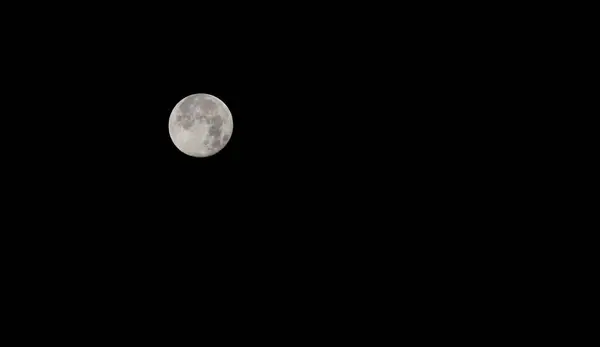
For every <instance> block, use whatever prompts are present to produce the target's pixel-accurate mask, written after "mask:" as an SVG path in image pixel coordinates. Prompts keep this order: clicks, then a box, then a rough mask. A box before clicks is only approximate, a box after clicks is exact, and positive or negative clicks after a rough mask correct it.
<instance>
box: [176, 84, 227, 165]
mask: <svg viewBox="0 0 600 347" xmlns="http://www.w3.org/2000/svg"><path fill="white" fill-rule="evenodd" d="M232 133H233V118H232V117H231V111H230V110H229V108H228V107H227V105H225V103H224V102H223V101H221V99H219V98H217V97H216V96H213V95H210V94H202V93H201V94H192V95H189V96H186V97H185V98H183V99H182V100H181V101H179V102H178V103H177V105H175V108H173V111H171V115H170V117H169V135H170V136H171V140H172V141H173V144H175V147H177V149H179V150H180V151H181V152H183V153H185V154H187V155H189V156H192V157H209V156H211V155H214V154H216V153H218V152H219V151H220V150H222V149H223V148H224V147H225V146H226V145H227V143H228V142H229V140H230V139H231V134H232Z"/></svg>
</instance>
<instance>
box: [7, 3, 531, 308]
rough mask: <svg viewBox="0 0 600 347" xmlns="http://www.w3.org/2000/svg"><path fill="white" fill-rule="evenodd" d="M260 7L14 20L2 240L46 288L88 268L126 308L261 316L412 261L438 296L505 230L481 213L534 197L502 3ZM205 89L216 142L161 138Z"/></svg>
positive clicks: (82, 289) (84, 274) (88, 286)
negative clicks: (485, 7)
mask: <svg viewBox="0 0 600 347" xmlns="http://www.w3.org/2000/svg"><path fill="white" fill-rule="evenodd" d="M252 7H253V11H252V12H251V13H250V12H249V13H248V15H245V13H244V11H245V10H246V9H240V8H237V9H236V12H239V13H244V15H243V16H241V17H243V18H245V19H244V20H239V19H237V18H236V19H235V20H233V19H232V18H231V19H229V20H228V19H223V18H218V17H214V16H207V15H206V13H210V10H209V9H206V8H204V9H202V10H201V11H194V10H193V9H185V10H183V9H177V10H175V11H174V13H173V14H171V13H169V12H168V11H167V12H162V9H160V11H159V13H157V14H149V13H146V12H145V11H146V9H147V7H146V8H145V9H144V10H141V9H137V10H136V11H133V12H131V13H123V12H121V11H113V12H111V16H109V17H102V16H98V18H97V19H94V18H90V17H89V16H88V17H85V16H81V17H76V18H77V19H72V20H71V21H63V22H58V23H53V24H52V26H50V27H51V28H52V30H48V29H47V28H48V27H44V28H42V27H39V28H36V30H33V31H32V30H23V31H22V32H23V36H24V37H17V36H13V37H12V40H14V43H15V47H14V48H13V49H11V50H10V52H11V53H10V54H9V58H11V59H10V62H9V63H7V64H6V65H5V71H4V74H5V76H10V77H12V78H11V79H10V81H11V83H10V89H9V90H10V91H11V94H10V95H11V98H10V101H7V104H8V106H9V107H10V108H11V111H10V114H11V115H12V114H14V115H16V116H14V117H9V118H8V120H7V122H6V123H5V124H6V125H7V126H6V127H4V128H3V134H5V135H7V136H5V137H4V138H3V139H9V141H8V144H7V145H6V146H5V147H4V152H5V154H6V155H5V158H4V159H5V161H6V162H9V163H10V165H5V166H4V167H3V170H4V172H5V173H6V182H7V184H6V187H5V190H4V195H3V196H4V198H5V199H6V201H7V205H6V209H7V211H8V212H7V213H6V215H8V216H10V217H12V218H14V220H15V221H14V222H12V221H11V222H10V223H8V225H10V228H11V229H12V232H11V233H7V234H6V235H7V238H12V237H14V238H15V239H17V241H14V242H13V241H8V240H7V242H4V243H3V244H4V245H5V247H6V248H7V251H8V250H10V251H13V252H14V253H15V254H16V255H15V256H14V257H12V258H11V262H12V264H15V268H17V266H18V265H23V264H28V265H29V269H33V270H28V271H25V272H20V273H21V274H25V276H26V277H27V276H30V274H35V275H32V276H31V277H33V278H34V279H36V281H38V282H37V284H36V285H35V286H30V287H28V288H30V289H31V288H33V289H34V290H33V294H32V296H35V295H34V294H35V288H39V287H41V286H45V287H47V288H56V292H57V293H59V292H61V291H62V293H63V295H64V293H65V291H64V289H63V288H64V287H65V286H66V284H67V283H73V282H76V283H78V287H76V288H77V290H74V291H69V292H67V293H68V294H67V295H73V296H77V295H79V296H83V297H85V296H86V295H90V296H93V297H100V298H101V300H98V301H96V304H97V305H99V306H103V305H104V306H106V307H111V304H112V305H114V304H115V303H117V302H118V303H119V304H120V303H122V302H126V303H127V305H128V306H124V305H120V306H118V305H119V304H117V305H116V306H118V307H116V306H115V307H116V308H115V310H116V311H115V312H122V310H123V307H132V311H135V310H136V309H138V308H141V311H136V312H148V313H149V315H151V314H150V313H151V312H150V311H153V310H155V308H156V310H165V311H169V310H170V305H174V306H177V305H179V306H180V307H182V306H185V305H194V306H197V305H201V304H203V303H206V301H201V300H199V299H198V300H196V301H190V300H189V298H192V297H201V298H202V299H206V298H209V299H207V300H210V299H211V298H224V299H222V301H219V303H224V304H223V305H224V306H227V307H233V308H236V307H237V308H240V307H241V308H242V309H243V311H244V312H246V316H243V317H245V318H246V319H253V317H252V315H253V314H254V312H259V311H261V310H263V307H261V304H262V302H263V300H264V302H277V301H278V299H277V298H281V300H282V302H284V303H286V305H287V304H289V303H290V302H292V303H293V304H294V305H296V306H297V307H300V306H304V307H305V308H307V309H305V311H310V310H311V309H314V312H321V310H322V308H323V307H330V310H331V312H332V314H333V313H339V312H342V313H344V312H349V311H352V310H353V309H354V307H355V306H352V305H349V304H348V303H349V302H355V301H354V299H353V298H351V297H350V295H351V294H350V293H351V292H352V290H351V289H353V288H360V289H361V290H362V289H363V288H365V289H364V290H365V292H369V291H373V292H376V293H375V294H374V295H373V294H372V292H369V293H370V294H359V295H355V297H359V298H365V297H368V298H369V300H372V301H373V302H376V301H377V299H378V298H381V297H383V295H380V294H381V293H382V292H385V291H386V290H389V291H393V290H394V286H393V283H392V282H394V280H396V279H398V278H407V277H409V278H411V280H408V281H407V282H406V283H410V287H411V288H412V289H413V290H414V291H415V292H418V293H426V292H427V290H430V291H432V294H431V297H435V295H436V294H435V293H434V292H435V290H436V288H439V286H446V285H447V283H448V281H451V280H452V278H454V279H456V276H458V275H457V273H458V272H460V271H461V270H462V269H466V268H469V266H473V265H472V264H480V263H481V262H480V260H481V259H483V258H485V256H486V255H485V253H489V252H491V251H492V250H493V249H494V247H496V246H495V243H494V242H495V241H497V240H498V239H500V241H501V238H500V237H497V238H495V237H494V235H493V234H492V233H488V234H485V235H483V236H482V233H481V232H479V231H481V230H491V229H493V228H501V227H502V225H503V223H504V224H506V223H510V219H509V218H507V216H510V215H513V214H514V213H515V212H516V213H517V214H518V213H523V211H524V210H520V209H518V208H515V207H514V206H515V201H517V200H520V201H521V202H523V199H522V198H521V197H519V198H517V197H516V195H514V194H512V193H511V189H513V187H514V186H513V185H511V180H513V179H515V178H516V179H518V180H521V179H522V177H523V170H522V169H521V168H520V167H519V166H514V165H513V166H507V165H504V163H505V162H508V161H511V162H514V160H515V158H517V157H516V156H513V154H514V146H515V145H514V143H516V142H518V137H519V136H520V133H519V132H526V130H518V131H516V133H517V134H515V132H512V131H511V132H510V135H506V134H507V133H508V132H504V131H503V130H504V129H506V128H513V129H514V128H517V129H525V127H524V126H522V125H518V126H515V124H516V123H515V120H516V119H518V118H519V114H520V112H522V111H515V108H510V107H509V106H510V104H511V103H517V102H518V101H519V100H521V99H525V98H527V96H526V94H524V93H522V92H521V91H520V90H519V88H517V87H518V85H520V86H525V89H527V88H526V87H527V81H526V80H525V82H523V81H522V79H521V80H519V81H520V82H519V83H516V82H515V79H514V78H512V76H511V71H514V70H512V69H511V68H510V64H509V63H507V62H510V61H517V62H518V63H519V64H520V63H521V62H522V61H523V59H522V55H520V54H515V55H511V54H510V53H507V52H509V51H504V50H502V49H500V48H499V47H500V46H501V43H499V40H497V39H496V37H497V36H496V35H497V34H496V33H494V31H493V30H491V29H490V30H484V29H482V28H484V27H485V26H484V24H482V23H481V22H486V21H487V19H489V16H488V15H487V14H485V13H484V14H483V15H482V16H478V17H476V18H477V19H478V20H479V21H480V22H478V21H460V20H458V19H456V18H459V17H453V16H448V15H447V13H448V12H446V11H445V10H444V9H440V8H426V9H422V10H421V11H417V12H415V11H410V10H407V11H400V12H398V11H373V12H378V13H377V15H375V14H373V15H371V14H369V11H367V10H366V9H365V8H360V9H355V10H354V12H353V11H350V12H348V10H347V8H344V9H339V11H337V10H336V11H335V13H325V12H320V11H312V10H311V9H310V8H306V9H305V10H304V12H302V11H300V9H288V10H285V9H278V11H283V12H278V15H276V16H271V15H270V13H273V11H274V10H275V9H273V8H268V9H265V12H261V11H262V10H263V9H260V8H257V7H256V5H255V4H253V5H252ZM371 9H372V10H375V7H373V8H371ZM157 10H158V9H157ZM460 11H461V10H460V9H459V10H458V12H460ZM257 12H261V15H259V16H256V13H257ZM308 12H310V13H308ZM301 13H306V16H303V15H301ZM352 13H355V15H352ZM253 14H254V16H253ZM103 18H110V20H105V19H103ZM306 18H310V20H307V19H306ZM332 18H334V19H335V20H333V19H332ZM357 18H360V19H357ZM465 23H468V24H465ZM489 43H492V44H489ZM499 56H500V57H501V62H500V63H498V62H497V59H498V57H499ZM491 85H493V87H492V86H491ZM194 93H209V94H213V95H215V96H217V97H219V98H220V99H221V100H223V101H224V102H225V103H226V104H227V105H228V107H229V108H230V110H231V111H232V114H233V119H234V131H233V135H232V138H231V140H230V142H229V144H228V145H227V147H226V148H224V149H223V150H222V151H221V152H220V153H218V154H216V155H214V156H212V157H209V158H201V159H199V158H192V157H189V156H186V155H185V154H183V153H181V152H180V151H179V150H177V148H176V147H175V146H174V145H173V144H172V142H171V139H170V137H169V134H168V118H169V115H170V113H171V110H172V108H173V107H174V106H175V105H176V104H177V102H178V101H179V100H181V99H182V98H184V97H185V96H188V95H190V94H194ZM39 105H41V106H42V107H38V106H39ZM13 107H14V111H13V110H12V108H13ZM507 109H510V112H508V113H507V112H506V110H507ZM507 115H508V116H507ZM511 117H512V118H511ZM9 160H10V161H9ZM532 178H535V177H532ZM491 200H493V201H492V202H490V201H491ZM525 200H527V198H525ZM525 203H526V201H525ZM494 238H495V240H492V241H493V242H492V241H489V240H490V239H494ZM474 242H475V243H477V245H478V246H477V247H471V245H472V244H473V243H474ZM461 250H466V251H465V252H462V251H461ZM475 253H479V254H475ZM454 262H456V263H458V265H453V264H454ZM424 268H426V269H430V270H431V269H433V270H435V271H437V272H435V271H430V270H427V271H422V269H424ZM432 273H433V274H434V275H431V274H432ZM436 274H437V275H436ZM444 275H446V276H449V277H451V278H450V279H448V280H447V281H446V279H445V277H444ZM431 276H434V277H435V279H439V285H438V284H432V285H427V283H428V282H427V281H429V280H430V278H431ZM414 278H416V279H418V280H417V281H415V280H412V279H414ZM421 283H425V284H423V285H422V286H421V285H420V284H421ZM50 284H54V285H55V286H54V287H53V286H52V285H50ZM71 288H72V287H71ZM349 288H350V289H349ZM98 291H99V292H102V295H100V296H97V294H94V293H95V292H98ZM72 293H73V294H72ZM199 293H200V294H199ZM298 293H299V294H298ZM425 295H427V294H425ZM152 296H154V298H156V297H159V298H161V299H163V300H154V299H152ZM394 296H395V295H394ZM111 297H115V298H117V299H115V300H114V301H112V300H111ZM165 297H168V298H169V300H172V301H169V302H167V301H168V300H164V298H165ZM313 298H314V299H313ZM84 299H85V298H84ZM410 299H411V298H410V296H409V299H408V300H410ZM149 301H152V302H153V303H154V304H156V305H157V306H152V305H149V304H148V302H149ZM86 302H87V299H86ZM190 302H193V303H192V304H190ZM323 302H327V305H323V304H322V303H323ZM387 304H388V303H386V302H384V303H375V304H372V305H371V306H373V307H381V306H382V305H387ZM129 305H130V306H129ZM274 306H276V307H277V308H278V309H279V310H280V311H279V312H280V313H285V312H289V311H286V310H288V309H287V308H285V307H283V306H278V305H276V304H275V305H274ZM133 307H135V308H133ZM363 308H364V309H368V308H367V307H363ZM359 309H361V307H358V308H357V310H359ZM220 312H221V313H220V314H221V315H224V314H226V312H227V311H226V310H220ZM224 312H225V313H224ZM273 312H274V313H273V315H274V316H277V314H278V313H277V312H278V311H277V310H275V311H273ZM314 312H313V313H314Z"/></svg>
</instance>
